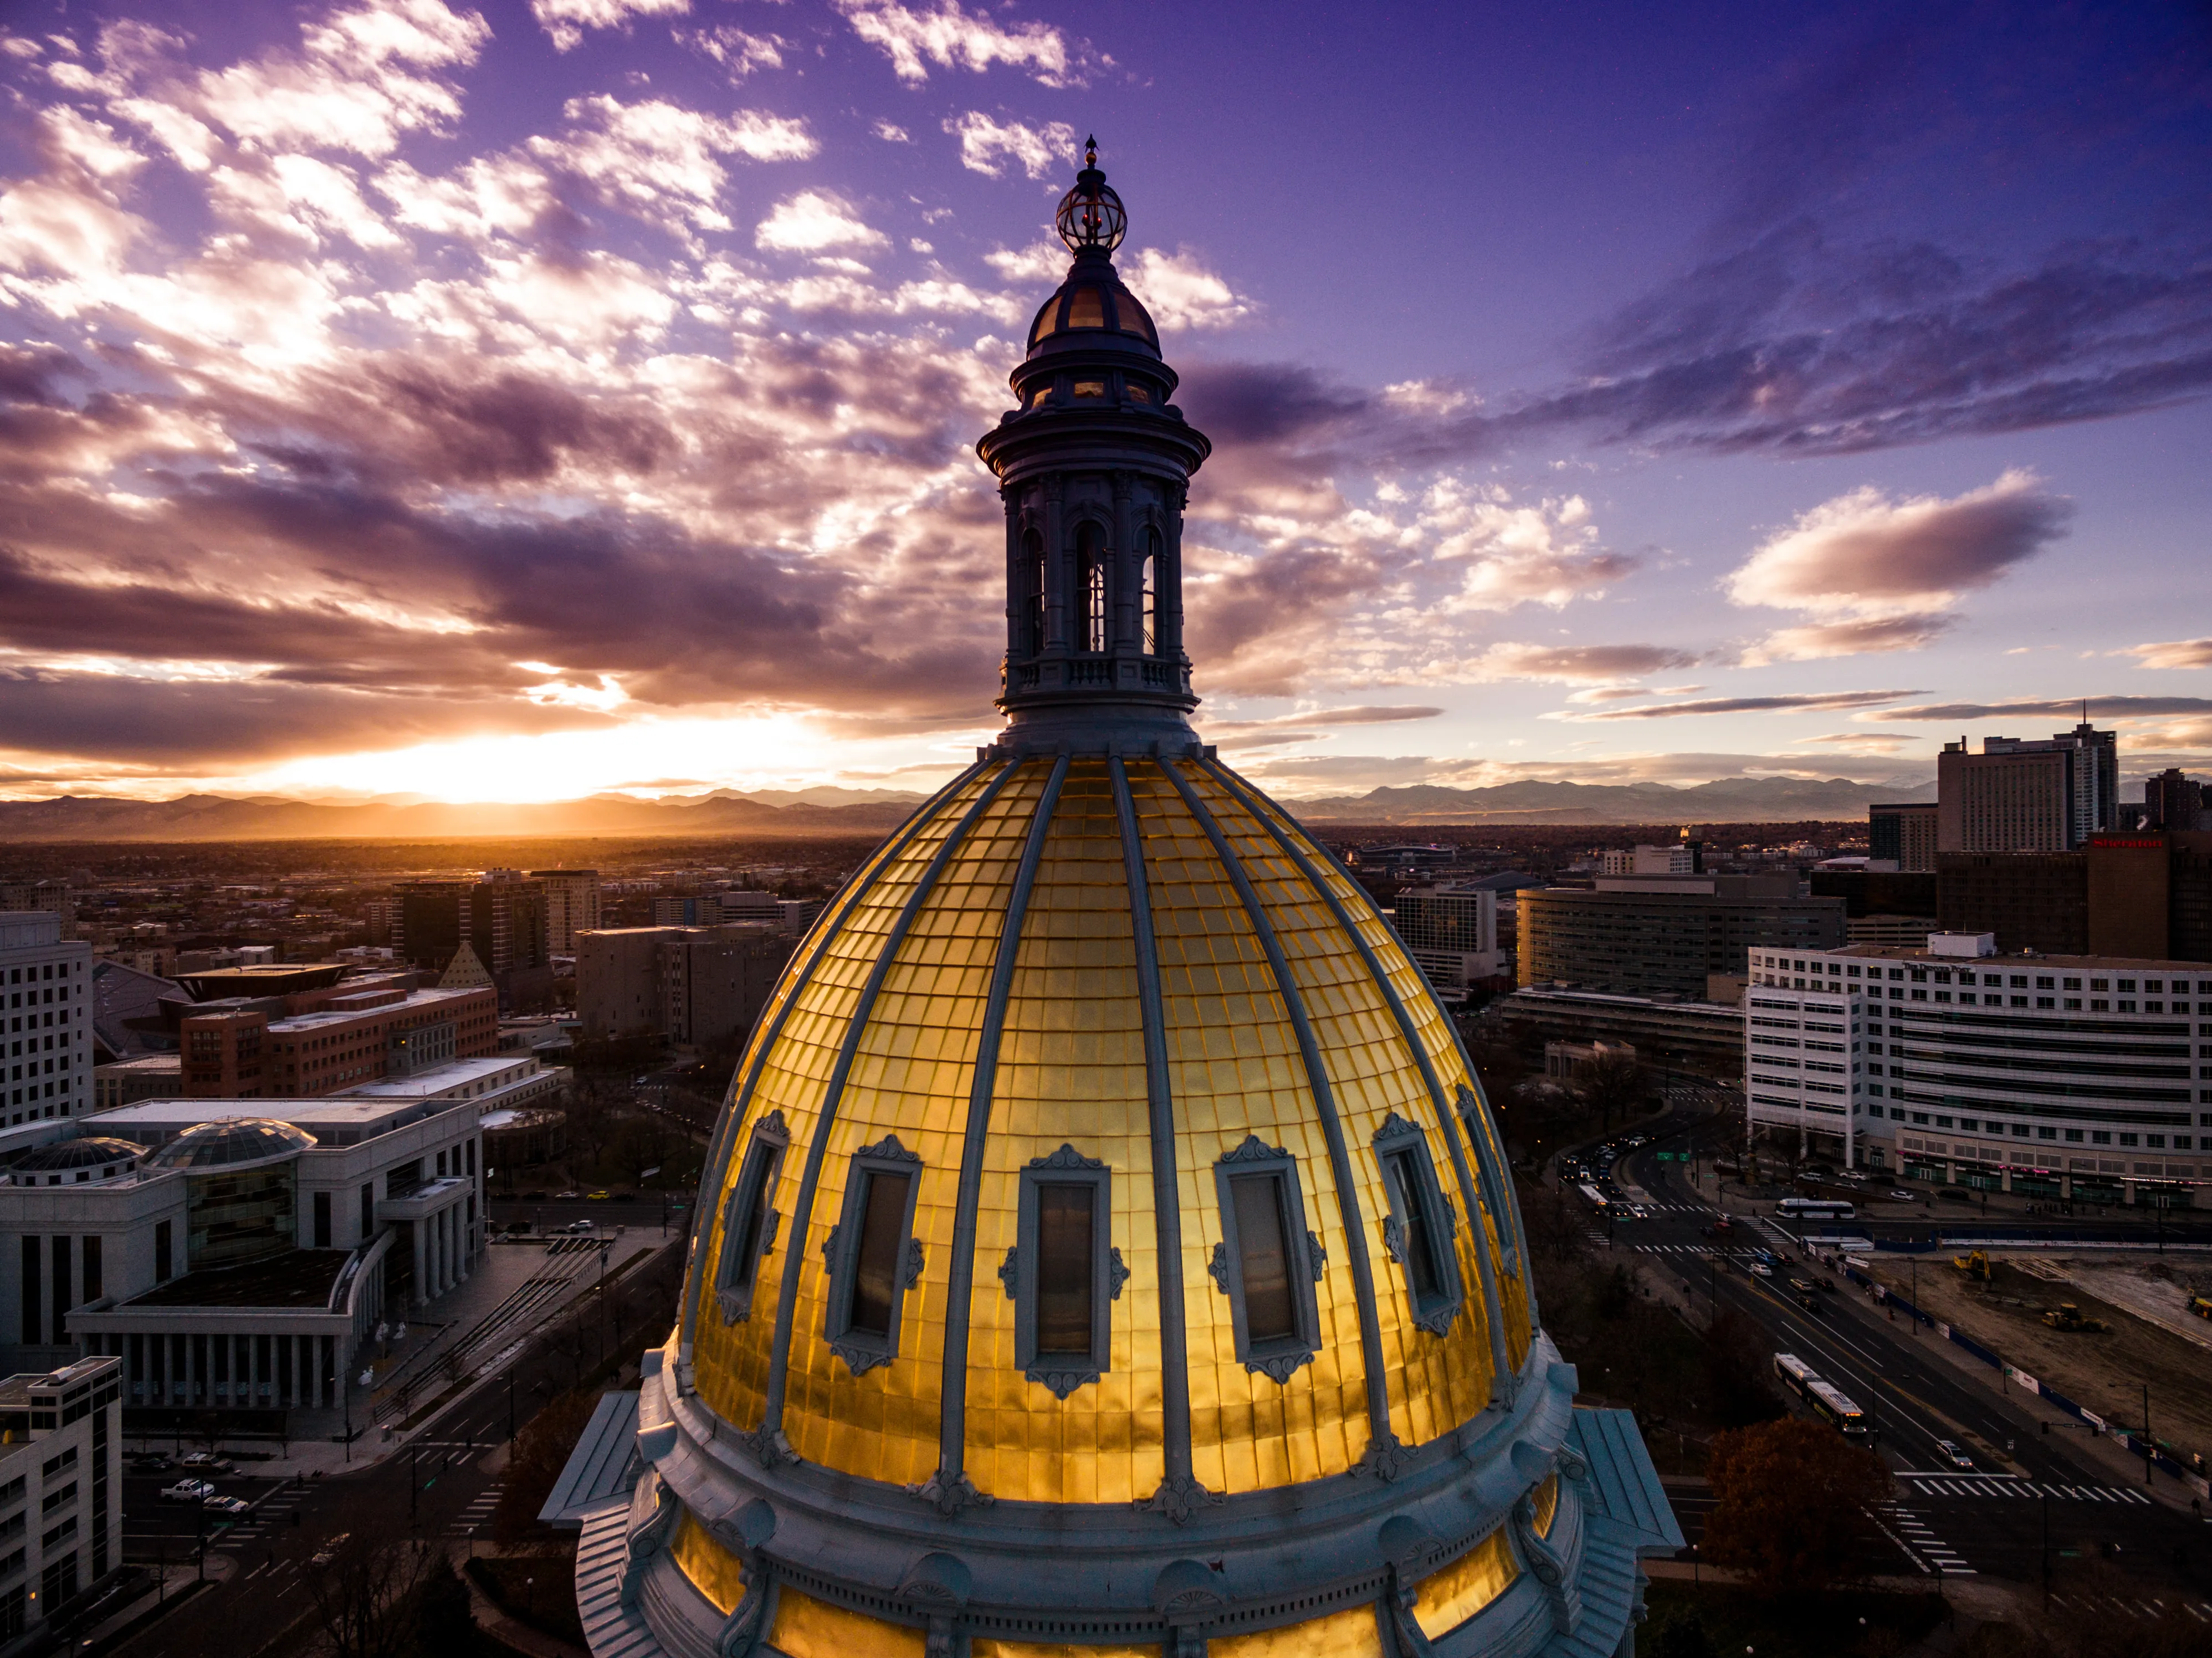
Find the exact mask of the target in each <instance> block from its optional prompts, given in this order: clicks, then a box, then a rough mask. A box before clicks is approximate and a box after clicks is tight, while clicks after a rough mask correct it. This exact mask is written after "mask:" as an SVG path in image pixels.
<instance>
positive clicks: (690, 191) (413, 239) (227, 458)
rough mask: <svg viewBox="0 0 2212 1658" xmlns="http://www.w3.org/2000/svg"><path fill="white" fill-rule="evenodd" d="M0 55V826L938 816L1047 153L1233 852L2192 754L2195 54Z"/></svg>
mask: <svg viewBox="0 0 2212 1658" xmlns="http://www.w3.org/2000/svg"><path fill="white" fill-rule="evenodd" d="M1930 12H1934V13H1936V15H1935V16H1933V17H1932V18H1931V17H1930V16H1929V15H1927V14H1929V13H1930ZM0 27H4V30H5V33H4V34H0V75H4V77H5V86H6V88H7V94H6V100H5V102H4V105H0V108H4V111H5V118H4V123H0V307H4V309H0V399H4V400H5V406H4V412H0V453H4V461H0V794H4V795H11V796H15V797H19V798H29V797H40V796H44V795H49V794H52V793H61V792H64V791H66V792H71V793H100V792H106V793H133V794H145V795H156V796H166V795H169V794H174V793H185V792H187V791H189V790H192V789H197V788H207V787H212V788H219V789H232V790H235V789H253V790H260V791H270V792H286V793H316V794H332V793H344V792H362V793H420V794H424V795H429V796H435V797H438V798H444V799H546V798H558V797H562V796H568V795H574V794H582V793H592V792H594V791H599V790H603V789H611V788H626V789H633V790H642V791H647V792H660V791H666V790H684V791H690V790H696V789H701V788H705V787H709V786H726V785H733V786H741V787H754V786H770V787H791V786H807V785H819V784H842V785H846V786H856V787H881V786H891V787H921V786H927V785H929V784H931V783H933V782H934V781H936V780H939V779H940V778H941V777H943V776H944V775H945V774H946V773H947V772H948V771H949V769H950V768H951V766H952V765H953V764H954V763H956V762H957V760H958V759H959V758H960V757H961V756H963V755H964V754H966V753H967V752H969V750H971V749H972V746H973V744H975V742H976V741H977V740H979V738H983V737H986V736H987V733H988V732H989V731H990V730H991V729H992V727H993V726H994V725H995V718H994V716H993V715H992V714H991V713H990V711H989V708H988V702H989V697H990V695H991V692H992V690H993V689H994V684H995V660H996V655H997V652H998V649H999V647H1000V627H1001V623H1000V593H999V592H998V587H997V581H998V575H997V570H998V563H999V560H998V556H997V549H998V546H999V531H998V528H997V518H998V505H997V501H996V498H995V495H994V491H993V489H992V488H991V485H990V481H989V478H988V477H987V474H986V473H985V471H983V469H982V468H981V465H980V464H979V463H977V461H976V460H975V456H974V453H973V450H972V447H971V446H972V444H973V441H974V440H975V436H976V435H977V434H979V433H980V432H981V431H982V430H983V429H984V428H986V427H987V426H988V425H990V424H991V423H992V422H994V421H995V420H996V418H997V416H998V412H999V411H1000V410H1001V409H1003V408H1004V407H1005V406H1006V395H1007V394H1006V386H1005V376H1006V371H1007V369H1008V368H1009V367H1011V366H1012V362H1013V361H1014V360H1015V358H1016V356H1017V355H1018V345H1017V344H1016V342H1017V341H1018V338H1019V337H1020V334H1021V330H1022V328H1023V326H1024V324H1025V323H1026V322H1027V320H1028V319H1029V317H1030V313H1031V312H1032V311H1033V310H1034V308H1035V307H1036V303H1037V301H1039V300H1040V299H1041V298H1042V295H1043V294H1044V293H1045V292H1046V291H1047V290H1048V288H1049V287H1050V286H1051V285H1052V284H1053V283H1054V282H1055V281H1056V280H1057V279H1058V275H1059V272H1060V268H1061V267H1062V266H1063V265H1064V263H1065V261H1064V257H1063V256H1061V255H1060V251H1059V250H1058V248H1057V246H1056V245H1049V246H1048V243H1047V238H1046V232H1047V225H1048V218H1049V214H1050V210H1051V208H1052V205H1053V203H1054V200H1055V199H1056V197H1057V196H1058V194H1059V192H1060V191H1061V190H1063V189H1065V188H1066V183H1067V181H1068V179H1069V177H1070V176H1071V172H1072V165H1073V163H1072V159H1071V158H1072V155H1073V146H1074V145H1075V144H1076V143H1078V142H1079V140H1080V139H1081V137H1083V136H1084V135H1085V133H1086V132H1091V131H1096V132H1097V135H1098V138H1099V142H1100V146H1101V152H1102V154H1101V160H1102V163H1103V165H1104V166H1105V167H1106V168H1107V170H1108V172H1109V176H1110V177H1111V179H1113V182H1114V184H1115V186H1116V188H1117V189H1119V190H1120V191H1121V194H1122V197H1123V198H1124V199H1125V200H1126V201H1127V203H1128V206H1129V212H1130V220H1131V232H1130V237H1129V240H1128V243H1127V246H1125V248H1124V249H1123V251H1122V257H1121V265H1122V268H1123V270H1124V272H1125V274H1126V275H1127V277H1128V280H1129V281H1130V282H1131V284H1132V286H1133V287H1135V288H1138V289H1139V292H1140V293H1141V294H1142V295H1144V296H1145V297H1146V300H1147V301H1148V302H1149V303H1150V305H1151V307H1152V311H1153V313H1154V314H1155V316H1156V317H1158V319H1160V321H1161V322H1162V324H1163V325H1164V328H1165V331H1166V339H1165V343H1166V346H1167V350H1168V354H1169V356H1170V360H1171V361H1173V362H1175V363H1176V366H1177V367H1179V368H1180V369H1181V370H1182V374H1183V376H1184V389H1183V392H1182V396H1181V398H1180V401H1181V403H1182V405H1183V407H1184V408H1185V409H1186V410H1188V413H1189V415H1190V416H1191V418H1192V419H1193V420H1194V422H1196V423H1198V424H1199V425H1200V427H1201V428H1204V429H1205V430H1206V431H1207V432H1208V433H1209V434H1211V435H1212V438H1213V440H1214V444H1215V453H1214V458H1213V459H1212V461H1211V462H1210V463H1209V464H1208V465H1207V466H1206V469H1205V471H1203V472H1202V473H1201V474H1200V477H1199V478H1198V479H1197V481H1196V483H1195V486H1194V492H1193V498H1192V519H1191V523H1190V531H1189V540H1190V554H1189V556H1190V563H1191V566H1192V586H1191V589H1190V591H1189V592H1188V604H1189V607H1190V611H1191V619H1192V626H1191V647H1192V650H1193V654H1194V657H1195V658H1196V659H1197V663H1198V684H1199V689H1200V691H1201V693H1202V694H1203V695H1205V696H1206V706H1205V708H1203V709H1201V711H1200V714H1201V719H1202V720H1203V721H1204V723H1205V724H1206V727H1207V729H1208V732H1209V734H1210V735H1211V736H1212V738H1214V739H1215V740H1217V741H1218V742H1219V743H1221V744H1222V745H1223V747H1224V749H1225V750H1226V751H1228V752H1230V753H1232V754H1234V755H1235V756H1237V761H1238V763H1239V764H1240V765H1241V766H1243V767H1244V768H1246V769H1248V770H1249V771H1251V772H1252V773H1254V774H1255V775H1257V776H1260V777H1261V778H1262V779H1263V780H1266V781H1267V782H1268V783H1269V784H1270V785H1271V786H1274V787H1276V788H1279V790H1280V791H1282V792H1283V793H1287V794H1291V795H1294V796H1297V795H1306V796H1310V795H1315V794H1322V793H1340V792H1346V791H1354V790H1364V788H1366V787H1369V786H1373V785H1375V784H1377V783H1386V782H1387V783H1401V782H1412V781H1435V782H1454V783H1464V784H1476V783H1493V782H1503V781H1509V780H1514V779H1516V778H1522V777H1539V778H1541V777H1573V778H1577V779H1579V780H1588V781H1597V780H1614V781H1618V780H1631V779H1637V778H1650V779H1657V780H1665V781H1672V782H1691V781H1698V780H1705V779H1708V778H1713V777H1723V776H1731V775H1736V774H1746V773H1750V774H1767V773H1780V774H1797V775H1811V776H1850V777H1856V778H1861V779H1866V780H1888V779H1892V778H1897V779H1906V778H1919V777H1923V776H1925V775H1927V774H1929V772H1930V771H1931V770H1932V754H1933V751H1934V749H1935V748H1936V745H1937V744H1938V743H1939V742H1940V741H1941V740H1942V739H1943V738H1950V737H1954V736H1956V735H1957V734H1959V733H1960V732H1969V733H1972V734H1974V735H1975V736H1977V737H1978V736H1979V735H1982V734H1986V733H1990V732H2011V733H2014V734H2030V735H2040V734H2043V733H2045V732H2046V731H2047V730H2048V729H2055V728H2057V726H2061V725H2065V724H2070V723H2072V715H2071V714H2070V711H2069V710H2070V702H2071V700H2072V699H2075V698H2078V697H2082V696H2087V697H2088V698H2090V699H2092V713H2093V714H2094V715H2096V716H2097V717H2098V719H2099V721H2100V724H2112V723H2117V724H2118V726H2120V728H2121V730H2122V732H2123V738H2122V742H2123V756H2124V759H2123V763H2124V768H2125V770H2126V772H2127V774H2130V775H2140V774H2142V772H2143V771H2145V770H2147V769H2154V768H2159V767H2162V766H2165V765H2168V764H2176V763H2179V764H2182V765H2185V766H2189V767H2191V768H2196V769H2203V768H2206V766H2207V765H2208V762H2212V576H2208V574H2207V569H2208V566H2209V565H2212V561H2208V556H2207V555H2208V548H2207V544H2206V543H2207V536H2206V529H2205V526H2206V525H2207V524H2208V523H2212V464H2208V459H2207V458H2208V456H2212V417H2208V410H2207V405H2206V403H2205V393H2206V391H2207V388H2208V386H2212V257H2209V256H2212V225H2209V222H2208V216H2207V212H2206V209H2205V205H2204V204H2205V203H2206V202H2207V201H2208V200H2212V109H2208V88H2212V22H2208V21H2207V14H2206V13H2205V11H2204V9H2203V7H2202V6H2198V5H2172V6H2161V5H2158V4H2151V3H2139V4H2131V5H2125V6H2118V5H2116V6H2106V7H2062V6H2051V7H2043V8H2028V7H2021V6H1986V7H1974V6H1963V7H1951V8H1933V9H1931V8H1927V7H1919V6H1896V7H1891V8H1876V7H1871V6H1852V7H1848V8H1835V9H1831V10H1829V11H1827V12H1826V13H1822V12H1820V11H1818V10H1815V9H1808V8H1795V7H1776V6H1771V5H1765V6H1738V7H1725V6H1707V7H1698V8H1678V9H1668V8H1654V7H1647V6H1626V5H1614V6H1608V7H1583V8H1560V9H1556V10H1547V9H1541V8H1532V7H1506V6H1494V7H1478V8H1458V7H1442V6H1422V7H1397V8H1391V7H1369V8H1364V9H1347V8H1346V7H1343V6H1341V5H1326V6H1324V5H1318V4H1304V5H1301V4H1276V5H1271V6H1267V7H1259V6H1236V7H1225V6H1212V7H1197V6H1174V7H1170V6H1161V5H1158V4H1146V5H1138V4H1110V3H1109V4H1094V5H1086V6H1084V7H1081V8H1073V7H1048V6H1034V5H1028V4H1018V5H1013V6H1009V7H1006V8H999V9H989V8H983V7H975V6H970V7H969V8H968V9H962V8H961V7H960V6H958V5H955V4H949V3H935V4H931V5H915V6H908V5H905V4H902V3H897V0H788V3H783V4H774V3H764V0H503V3H497V4H489V5H484V6H482V7H481V8H479V9H468V8H466V7H464V6H461V5H458V4H452V5H449V4H447V3H443V0H338V3H324V0H311V3H307V4H301V5H275V4H264V3H258V0H225V3H222V4H220V5H217V4H210V3H199V0H166V3H162V4H159V5H155V4H151V3H136V4H131V3H100V0H93V3H89V4H87V3H81V0H79V3H59V0H13V3H10V4H8V5H6V6H4V7H0Z"/></svg>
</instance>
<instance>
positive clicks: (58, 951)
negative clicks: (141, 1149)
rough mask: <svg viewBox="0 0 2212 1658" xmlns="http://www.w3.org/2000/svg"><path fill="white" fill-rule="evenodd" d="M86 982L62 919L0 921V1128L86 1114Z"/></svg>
mask: <svg viewBox="0 0 2212 1658" xmlns="http://www.w3.org/2000/svg"><path fill="white" fill-rule="evenodd" d="M91 975H92V946H91V945H90V944H86V943H84V942H83V941H82V940H81V939H75V938H64V937H63V936H62V919H61V917H60V916H58V915H57V914H54V913H53V912H52V911H51V910H9V911H7V912H5V913H0V1124H5V1125H8V1126H13V1125H15V1124H17V1123H24V1122H35V1121H39V1120H40V1119H41V1118H46V1117H68V1116H75V1115H79V1114H82V1113H84V1112H87V1111H89V1110H90V1109H92V998H91V994H90V991H91V985H92V976H91Z"/></svg>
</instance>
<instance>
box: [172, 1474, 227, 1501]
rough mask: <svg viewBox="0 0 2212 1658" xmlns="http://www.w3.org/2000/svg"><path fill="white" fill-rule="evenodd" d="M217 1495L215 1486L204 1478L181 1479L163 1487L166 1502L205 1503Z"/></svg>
mask: <svg viewBox="0 0 2212 1658" xmlns="http://www.w3.org/2000/svg"><path fill="white" fill-rule="evenodd" d="M214 1495H215V1487H214V1486H212V1485H209V1484H208V1482H207V1481H206V1480H204V1479H179V1481H178V1482H177V1483H176V1484H175V1485H164V1486H162V1487H161V1500H162V1501H163V1502H164V1503H204V1502H206V1501H207V1500H208V1498H210V1497H213V1496H214Z"/></svg>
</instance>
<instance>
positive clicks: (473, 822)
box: [0, 777, 1936, 843]
mask: <svg viewBox="0 0 2212 1658" xmlns="http://www.w3.org/2000/svg"><path fill="white" fill-rule="evenodd" d="M924 798H925V797H923V796H922V795H920V794H914V793H907V792H905V791H902V790H896V789H836V788H818V789H804V790H798V791H787V790H773V791H763V792H762V793H753V794H747V793H739V792H738V791H736V790H732V789H717V790H716V791H714V793H712V794H707V795H698V796H687V797H681V798H666V799H658V800H641V799H635V798H633V797H631V796H629V795H619V794H603V795H593V796H591V797H589V798H587V799H579V800H556V801H549V802H544V803H542V804H537V805H500V804H496V803H489V804H486V803H479V804H473V805H452V804H443V803H440V802H435V801H422V800H420V799H397V800H368V801H360V800H350V801H328V800H293V799H283V798H281V797H277V796H273V795H258V796H246V797H243V798H240V797H234V796H229V795H218V794H188V795H183V796H180V797H179V798H178V799H173V800H119V799H105V798H100V797H88V796H76V795H63V796H58V797H57V798H55V799H48V800H9V801H0V842H15V843H24V842H36V841H292V840H349V841H384V840H394V841H398V840H405V841H440V840H454V839H460V838H464V837H471V836H483V835H497V836H503V837H506V838H509V839H525V838H529V837H533V836H540V835H671V836H681V835H871V834H881V833H883V832H884V831H885V830H888V829H892V828H894V827H896V825H897V824H898V823H899V822H900V821H901V820H902V819H903V818H904V817H906V816H907V814H908V812H910V811H912V810H913V809H914V808H915V806H916V805H919V804H921V801H922V799H924ZM1935 798H1936V786H1935V785H1934V784H1933V783H1931V782H1923V783H1915V782H1906V781H1904V780H1898V781H1896V782H1892V783H1876V784H1868V783H1854V782H1850V781H1848V780H1844V779H1843V778H1832V779H1830V780H1826V781H1825V782H1814V781H1808V780H1801V779H1796V778H1787V777H1758V778H1729V779H1725V780H1719V781H1716V782H1711V783H1700V784H1698V785H1697V786H1694V787H1691V788H1673V787H1669V786H1667V785H1665V784H1662V783H1558V782H1523V783H1506V784H1501V785H1499V786H1497V787H1495V788H1478V789H1455V788H1447V787H1443V786H1438V785H1432V784H1416V785H1413V786H1407V787H1401V788H1378V789H1371V790H1370V791H1369V792H1368V793H1365V794H1360V795H1332V796H1328V797H1326V798H1324V799H1304V800H1296V801H1291V802H1289V803H1288V804H1289V805H1291V807H1292V809H1293V810H1295V811H1297V814H1298V816H1299V817H1302V818H1304V819H1305V820H1306V821H1308V822H1310V823H1347V824H1350V823H1372V824H1376V825H1378V826H1387V825H1395V826H1400V827H1405V828H1418V827H1422V826H1426V825H1436V826H1442V825H1446V824H1462V825H1469V826H1480V825H1482V824H1486V823H1497V824H1507V823H1522V824H1542V823H1560V824H1575V823H1593V824H1596V823H1803V822H1812V821H1820V822H1830V823H1832V822H1839V821H1843V820H1845V819H1850V818H1863V817H1865V816H1866V811H1867V806H1868V805H1869V803H1870V802H1873V801H1876V800H1896V801H1912V800H1919V801H1926V800H1933V799H1935Z"/></svg>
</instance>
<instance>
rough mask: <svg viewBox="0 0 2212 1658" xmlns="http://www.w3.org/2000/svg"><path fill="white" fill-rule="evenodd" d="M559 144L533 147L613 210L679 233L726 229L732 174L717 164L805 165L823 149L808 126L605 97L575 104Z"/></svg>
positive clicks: (751, 114) (544, 141)
mask: <svg viewBox="0 0 2212 1658" xmlns="http://www.w3.org/2000/svg"><path fill="white" fill-rule="evenodd" d="M563 113H564V114H565V115H566V116H567V118H568V122H569V124H570V125H569V129H568V131H567V132H565V133H564V134H562V136H561V137H557V138H553V137H537V138H532V140H531V141H530V143H529V144H528V146H527V148H528V149H529V152H530V154H531V155H532V156H534V157H535V158H537V159H538V161H542V162H544V163H546V164H548V165H550V166H551V167H557V168H559V169H561V170H562V171H563V172H565V173H568V175H569V176H570V177H572V178H573V179H576V180H577V181H578V182H579V184H580V185H581V186H583V187H584V188H587V189H589V190H590V191H592V192H593V193H594V194H596V195H598V196H599V198H600V199H601V200H603V201H605V202H608V203H611V204H613V205H617V206H619V207H621V208H623V210H627V211H629V212H633V213H635V214H636V215H638V216H640V217H641V218H645V219H647V220H649V221H652V222H657V223H660V224H662V225H664V226H665V227H667V228H678V227H679V226H681V225H683V224H684V223H687V222H688V223H689V224H691V225H694V226H696V227H697V228H700V229H702V230H727V229H728V228H730V221H729V217H728V216H727V215H726V214H725V213H724V212H723V211H722V210H721V207H720V201H721V197H722V191H723V188H724V186H725V185H726V184H727V182H728V179H729V174H728V173H727V171H726V169H725V168H724V167H723V166H722V164H721V162H720V160H718V159H717V158H718V157H720V156H724V155H744V156H746V157H748V158H749V159H750V160H753V161H803V160H805V158H806V157H808V156H811V155H813V154H814V153H815V151H816V149H817V148H818V146H817V144H816V143H815V141H814V139H813V137H811V135H810V134H809V133H808V131H806V124H805V122H804V121H794V120H786V119H783V118H781V117H779V116H774V115H763V114H762V113H760V112H757V111H754V110H739V111H738V112H737V113H736V114H735V115H732V116H730V117H728V118H721V117H717V116H713V115H707V114H702V113H701V112H698V111H696V110H690V109H685V108H684V107H683V106H680V105H678V104H672V103H670V102H668V101H667V100H665V99H659V98H654V99H648V100H645V101H643V102H641V103H635V104H625V103H623V102H621V101H620V100H617V99H615V98H611V97H608V96H606V95H605V94H599V95H595V96H591V97H584V98H572V99H570V100H568V104H567V105H566V106H564V108H563Z"/></svg>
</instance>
